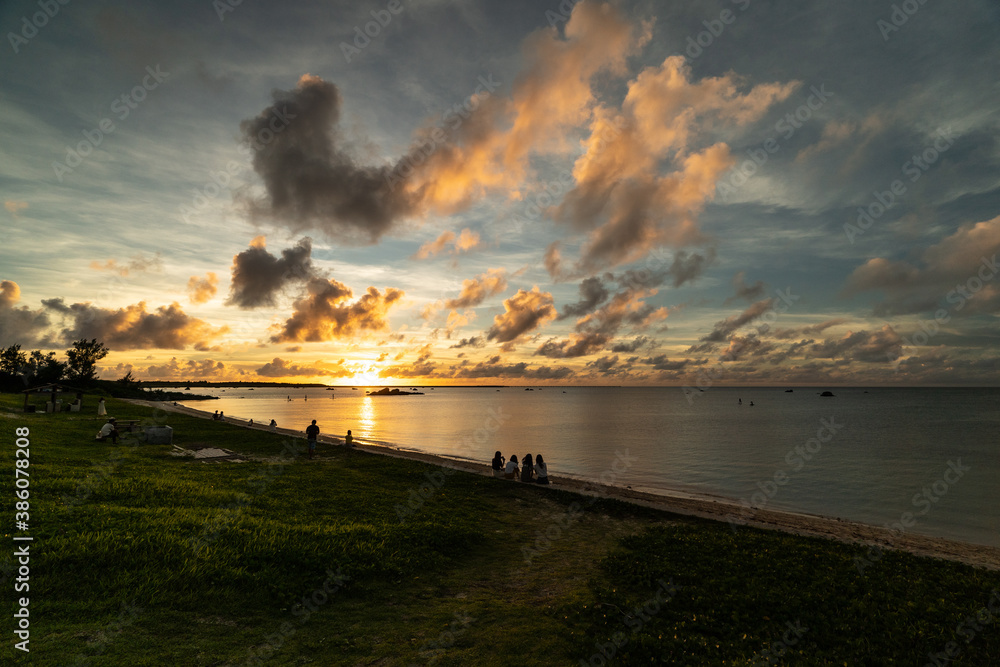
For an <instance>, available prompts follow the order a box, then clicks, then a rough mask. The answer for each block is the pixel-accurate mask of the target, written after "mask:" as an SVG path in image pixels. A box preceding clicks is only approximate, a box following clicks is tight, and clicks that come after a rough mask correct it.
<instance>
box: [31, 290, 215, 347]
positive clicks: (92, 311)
mask: <svg viewBox="0 0 1000 667" xmlns="http://www.w3.org/2000/svg"><path fill="white" fill-rule="evenodd" d="M42 303H43V304H44V305H45V306H46V308H49V309H50V310H53V311H55V312H58V313H60V314H62V315H63V316H65V317H68V318H70V319H71V320H72V322H71V324H70V325H69V326H67V327H65V328H63V329H62V332H61V338H62V340H63V341H64V342H65V343H66V344H68V343H70V342H72V341H74V340H79V339H81V338H88V339H90V338H96V339H97V340H99V341H102V342H103V343H104V344H105V345H107V346H108V348H110V349H112V350H147V349H171V350H183V349H186V348H187V347H188V346H193V347H194V348H195V349H196V350H204V349H207V347H208V346H207V342H208V341H210V340H212V339H214V338H218V337H219V336H221V335H222V334H224V333H226V332H227V331H229V328H228V327H221V328H218V329H216V328H213V327H211V326H210V325H209V324H208V323H207V322H205V321H204V320H200V319H198V318H195V317H191V316H190V315H188V314H186V313H185V312H184V310H183V309H182V308H181V306H180V304H178V303H176V302H175V303H172V304H170V305H169V306H159V307H158V308H157V309H156V310H154V311H152V312H150V311H147V310H146V303H145V302H144V301H140V302H139V303H137V304H133V305H130V306H125V307H124V308H118V309H109V308H100V307H98V306H94V305H92V304H90V303H74V304H72V305H69V306H67V305H66V304H65V303H63V300H62V299H48V300H45V301H43V302H42Z"/></svg>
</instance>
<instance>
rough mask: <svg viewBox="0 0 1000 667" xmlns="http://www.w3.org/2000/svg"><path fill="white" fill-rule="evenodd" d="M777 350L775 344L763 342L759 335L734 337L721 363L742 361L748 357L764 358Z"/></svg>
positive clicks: (722, 356)
mask: <svg viewBox="0 0 1000 667" xmlns="http://www.w3.org/2000/svg"><path fill="white" fill-rule="evenodd" d="M775 348H776V346H775V344H774V343H771V342H766V341H763V340H761V339H760V338H759V337H758V336H757V334H749V335H746V336H733V337H732V338H730V339H729V347H728V348H726V349H725V350H724V351H723V352H722V354H721V355H720V356H719V361H740V360H741V359H744V358H746V357H762V356H764V355H766V354H767V353H769V352H771V351H773V350H774V349H775Z"/></svg>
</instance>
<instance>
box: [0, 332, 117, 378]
mask: <svg viewBox="0 0 1000 667" xmlns="http://www.w3.org/2000/svg"><path fill="white" fill-rule="evenodd" d="M108 352H110V350H109V349H108V348H107V347H105V346H104V343H102V342H100V341H98V340H97V339H96V338H92V339H90V340H87V339H86V338H81V339H80V340H78V341H75V342H74V343H73V347H71V348H70V349H68V350H66V361H60V360H59V359H58V358H57V357H56V353H55V352H49V353H48V354H42V352H41V350H32V351H31V352H23V351H22V350H21V346H20V345H19V344H18V345H11V346H10V347H8V348H6V349H4V350H3V351H0V390H2V391H20V390H22V389H30V388H32V387H37V386H40V385H45V384H52V383H55V382H62V381H66V382H67V383H68V384H71V385H73V386H75V387H79V388H86V387H89V386H92V385H93V384H94V383H95V382H96V381H97V362H98V361H100V360H101V359H103V358H104V357H106V356H107V354H108ZM120 381H125V382H127V383H131V382H134V380H132V374H131V372H130V373H129V374H128V375H126V376H125V377H124V378H122V379H121V380H120Z"/></svg>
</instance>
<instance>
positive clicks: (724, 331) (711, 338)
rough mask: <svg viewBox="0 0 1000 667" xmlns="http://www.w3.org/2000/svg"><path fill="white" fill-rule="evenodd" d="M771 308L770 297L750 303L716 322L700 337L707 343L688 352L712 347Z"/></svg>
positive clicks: (772, 305) (772, 301)
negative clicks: (737, 313)
mask: <svg viewBox="0 0 1000 667" xmlns="http://www.w3.org/2000/svg"><path fill="white" fill-rule="evenodd" d="M772 308H774V299H771V298H767V299H761V300H760V301H757V302H755V303H752V304H750V306H749V307H748V308H747V309H746V310H744V311H743V312H742V313H740V314H739V315H733V316H731V317H727V318H726V319H724V320H720V321H719V322H716V323H715V326H714V327H713V328H712V331H711V332H710V333H708V334H707V335H705V336H703V337H702V338H701V339H700V340H701V342H703V343H708V345H701V346H693V347H691V348H690V349H689V350H688V352H689V353H691V352H703V351H705V350H706V349H710V348H711V347H713V345H712V344H713V343H721V342H722V341H724V340H726V339H728V338H729V336H730V334H732V333H733V332H734V331H736V330H737V329H739V328H740V327H742V326H743V325H745V324H749V323H750V322H753V321H754V320H756V319H757V318H759V317H760V316H761V315H763V314H764V313H766V312H768V311H769V310H771V309H772Z"/></svg>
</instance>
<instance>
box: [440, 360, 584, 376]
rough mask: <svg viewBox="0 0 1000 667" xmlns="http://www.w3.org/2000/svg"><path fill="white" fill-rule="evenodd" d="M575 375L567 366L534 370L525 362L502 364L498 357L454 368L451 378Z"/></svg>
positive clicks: (544, 367)
mask: <svg viewBox="0 0 1000 667" xmlns="http://www.w3.org/2000/svg"><path fill="white" fill-rule="evenodd" d="M463 363H464V362H463ZM573 374H574V373H573V370H572V369H570V368H567V367H565V366H558V367H551V366H536V367H534V368H532V367H529V366H528V364H527V363H525V362H523V361H522V362H519V363H516V364H504V363H501V362H500V357H499V355H497V356H493V357H490V358H489V359H487V360H486V361H480V362H479V363H477V364H475V365H462V366H459V367H457V368H454V367H453V371H452V373H451V375H450V377H452V378H461V379H472V378H513V379H518V378H520V379H525V380H564V379H567V378H569V377H572V376H573Z"/></svg>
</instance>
